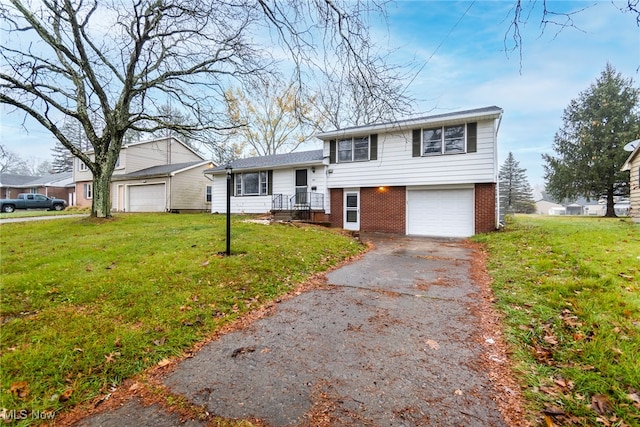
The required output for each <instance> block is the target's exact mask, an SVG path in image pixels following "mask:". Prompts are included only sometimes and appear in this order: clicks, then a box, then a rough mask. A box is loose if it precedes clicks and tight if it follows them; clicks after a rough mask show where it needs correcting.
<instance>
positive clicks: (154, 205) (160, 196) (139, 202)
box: [129, 183, 165, 212]
mask: <svg viewBox="0 0 640 427" xmlns="http://www.w3.org/2000/svg"><path fill="white" fill-rule="evenodd" d="M164 210H165V184H164V183H162V184H153V185H132V186H131V187H129V212H164Z"/></svg>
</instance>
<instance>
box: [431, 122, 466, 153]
mask: <svg viewBox="0 0 640 427" xmlns="http://www.w3.org/2000/svg"><path fill="white" fill-rule="evenodd" d="M464 152H465V125H456V126H442V127H437V128H431V129H424V130H423V131H422V155H423V156H433V155H440V154H459V153H464Z"/></svg>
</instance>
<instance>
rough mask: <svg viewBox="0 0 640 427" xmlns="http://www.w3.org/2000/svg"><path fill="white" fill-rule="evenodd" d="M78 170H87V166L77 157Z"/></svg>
mask: <svg viewBox="0 0 640 427" xmlns="http://www.w3.org/2000/svg"><path fill="white" fill-rule="evenodd" d="M78 170H79V171H80V172H84V171H87V170H89V168H88V167H87V165H86V164H85V163H84V162H83V161H82V160H80V159H78Z"/></svg>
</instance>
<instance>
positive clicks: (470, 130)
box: [467, 123, 478, 153]
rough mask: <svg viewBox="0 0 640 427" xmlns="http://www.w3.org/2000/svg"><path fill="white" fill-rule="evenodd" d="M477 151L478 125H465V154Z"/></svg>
mask: <svg viewBox="0 0 640 427" xmlns="http://www.w3.org/2000/svg"><path fill="white" fill-rule="evenodd" d="M476 151H478V123H467V153H475V152H476Z"/></svg>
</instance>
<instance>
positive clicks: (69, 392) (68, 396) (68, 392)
mask: <svg viewBox="0 0 640 427" xmlns="http://www.w3.org/2000/svg"><path fill="white" fill-rule="evenodd" d="M72 394H73V389H72V388H68V389H66V390H65V391H64V393H62V394H61V395H60V397H59V398H58V401H60V402H66V401H67V400H69V399H71V395H72Z"/></svg>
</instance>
